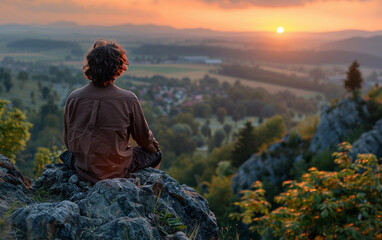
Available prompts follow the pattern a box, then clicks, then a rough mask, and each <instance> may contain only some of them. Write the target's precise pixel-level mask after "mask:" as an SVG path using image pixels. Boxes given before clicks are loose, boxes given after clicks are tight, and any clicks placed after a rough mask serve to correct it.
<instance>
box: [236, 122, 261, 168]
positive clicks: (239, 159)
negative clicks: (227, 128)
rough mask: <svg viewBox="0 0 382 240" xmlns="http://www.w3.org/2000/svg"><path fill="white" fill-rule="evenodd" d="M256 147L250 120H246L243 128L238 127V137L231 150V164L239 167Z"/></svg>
mask: <svg viewBox="0 0 382 240" xmlns="http://www.w3.org/2000/svg"><path fill="white" fill-rule="evenodd" d="M255 147H256V135H255V133H254V127H253V126H252V124H251V123H250V122H246V123H245V126H244V128H242V129H240V131H239V134H238V139H237V141H236V142H235V146H234V149H233V152H232V156H231V159H232V165H233V166H234V167H239V166H240V165H241V164H242V163H243V162H245V161H246V160H247V159H248V158H249V157H250V156H251V155H252V154H253V153H254V152H255Z"/></svg>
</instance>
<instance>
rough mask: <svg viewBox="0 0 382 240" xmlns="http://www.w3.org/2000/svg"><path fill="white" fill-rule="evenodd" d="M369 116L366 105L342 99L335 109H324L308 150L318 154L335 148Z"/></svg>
mask: <svg viewBox="0 0 382 240" xmlns="http://www.w3.org/2000/svg"><path fill="white" fill-rule="evenodd" d="M368 116H369V111H368V109H367V105H366V104H362V103H359V102H355V101H353V100H351V99H344V100H342V101H341V102H339V103H338V104H337V105H336V106H335V107H329V106H328V107H326V108H325V109H324V110H323V111H322V113H321V117H320V122H319V124H318V126H317V130H316V133H315V134H314V136H313V139H312V141H311V144H310V148H309V150H310V151H311V152H313V153H320V152H322V151H323V150H326V149H329V148H333V147H334V148H335V147H336V146H337V145H338V144H339V143H341V142H342V141H343V140H344V137H345V136H346V135H348V134H349V133H351V132H352V131H353V130H354V128H356V127H359V126H360V125H364V124H365V122H366V121H367V117H368Z"/></svg>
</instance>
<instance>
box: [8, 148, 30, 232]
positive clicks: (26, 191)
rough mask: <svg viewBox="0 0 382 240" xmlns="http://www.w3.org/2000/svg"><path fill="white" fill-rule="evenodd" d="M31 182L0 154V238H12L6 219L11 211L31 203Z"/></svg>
mask: <svg viewBox="0 0 382 240" xmlns="http://www.w3.org/2000/svg"><path fill="white" fill-rule="evenodd" d="M30 188H31V183H30V180H29V179H28V178H26V177H25V176H23V175H22V174H21V172H20V171H19V170H17V169H16V168H15V167H14V165H13V164H12V162H11V161H10V160H9V159H8V158H6V157H5V156H3V155H1V154H0V234H1V235H0V238H1V239H14V237H13V231H12V230H11V229H10V225H9V224H6V223H5V224H4V221H8V219H9V217H10V215H11V213H12V211H13V210H14V209H16V208H18V207H21V206H23V205H26V204H30V203H32V198H31V196H30Z"/></svg>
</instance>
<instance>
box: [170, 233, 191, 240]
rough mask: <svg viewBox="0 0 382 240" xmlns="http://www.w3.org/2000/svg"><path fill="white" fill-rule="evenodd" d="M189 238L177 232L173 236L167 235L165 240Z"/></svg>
mask: <svg viewBox="0 0 382 240" xmlns="http://www.w3.org/2000/svg"><path fill="white" fill-rule="evenodd" d="M188 239H189V238H188V237H187V236H186V234H185V233H184V232H177V233H175V234H172V235H169V236H167V237H166V240H188Z"/></svg>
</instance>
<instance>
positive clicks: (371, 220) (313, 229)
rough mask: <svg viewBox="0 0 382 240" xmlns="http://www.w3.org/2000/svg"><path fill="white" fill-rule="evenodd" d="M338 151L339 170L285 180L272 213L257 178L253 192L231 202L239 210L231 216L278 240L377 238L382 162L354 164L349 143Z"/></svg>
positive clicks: (381, 229) (381, 221)
mask: <svg viewBox="0 0 382 240" xmlns="http://www.w3.org/2000/svg"><path fill="white" fill-rule="evenodd" d="M340 150H341V152H335V153H333V156H334V157H335V160H334V162H335V163H336V164H337V165H338V166H339V168H340V170H339V171H332V172H325V171H318V170H317V169H316V168H311V169H309V172H308V173H307V174H305V175H303V177H302V181H301V182H297V181H286V182H284V186H285V187H286V188H287V190H286V191H285V192H283V193H281V194H280V195H278V196H276V197H275V201H276V202H277V203H278V204H280V207H278V208H276V209H274V210H272V211H271V206H270V204H269V202H267V201H266V199H265V191H264V190H263V189H262V184H261V183H260V182H256V183H254V185H253V187H254V188H255V190H246V191H242V194H243V197H242V198H241V201H240V202H237V203H235V204H236V205H237V206H239V207H240V208H241V209H242V210H243V212H242V213H233V214H231V215H230V216H231V217H233V218H237V219H240V220H241V221H242V222H244V223H245V224H248V225H250V229H251V230H252V231H257V232H258V233H259V234H261V235H265V234H267V233H268V232H269V231H271V232H272V233H273V235H274V236H276V237H279V238H280V239H381V238H382V199H381V198H380V194H381V192H382V183H381V180H382V175H381V170H382V165H381V164H380V163H379V162H378V160H377V158H376V157H375V156H374V155H372V154H362V155H359V156H358V159H357V160H355V162H352V161H351V159H350V157H349V155H350V154H348V153H349V151H351V145H350V144H347V143H343V144H342V145H341V146H340ZM260 214H261V215H262V216H260Z"/></svg>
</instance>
